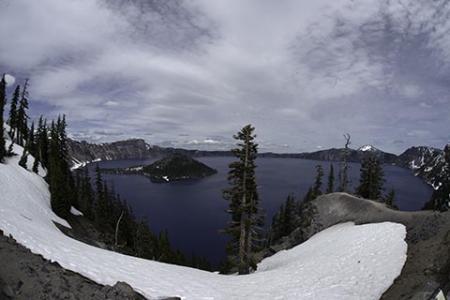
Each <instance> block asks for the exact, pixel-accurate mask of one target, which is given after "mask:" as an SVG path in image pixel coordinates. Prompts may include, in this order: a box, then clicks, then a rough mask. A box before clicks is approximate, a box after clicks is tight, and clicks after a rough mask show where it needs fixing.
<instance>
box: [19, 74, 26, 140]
mask: <svg viewBox="0 0 450 300" xmlns="http://www.w3.org/2000/svg"><path fill="white" fill-rule="evenodd" d="M27 110H28V79H27V80H25V84H24V86H23V89H22V93H21V97H20V101H19V108H18V109H17V143H18V144H19V145H21V146H24V141H26V140H27V139H28V115H27Z"/></svg>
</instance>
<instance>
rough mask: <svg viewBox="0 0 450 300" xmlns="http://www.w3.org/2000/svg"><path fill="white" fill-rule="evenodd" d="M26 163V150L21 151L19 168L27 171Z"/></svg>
mask: <svg viewBox="0 0 450 300" xmlns="http://www.w3.org/2000/svg"><path fill="white" fill-rule="evenodd" d="M27 161H28V151H27V149H23V152H22V156H21V157H20V160H19V166H21V167H22V168H24V169H25V170H27Z"/></svg>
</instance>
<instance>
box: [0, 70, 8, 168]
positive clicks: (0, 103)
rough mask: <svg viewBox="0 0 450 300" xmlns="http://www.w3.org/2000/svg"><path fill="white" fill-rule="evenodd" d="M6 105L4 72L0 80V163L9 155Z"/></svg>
mask: <svg viewBox="0 0 450 300" xmlns="http://www.w3.org/2000/svg"><path fill="white" fill-rule="evenodd" d="M5 105H6V79H5V74H3V76H2V79H1V81H0V163H1V162H3V161H4V159H5V156H6V155H7V149H6V141H5V127H4V120H3V114H4V112H5Z"/></svg>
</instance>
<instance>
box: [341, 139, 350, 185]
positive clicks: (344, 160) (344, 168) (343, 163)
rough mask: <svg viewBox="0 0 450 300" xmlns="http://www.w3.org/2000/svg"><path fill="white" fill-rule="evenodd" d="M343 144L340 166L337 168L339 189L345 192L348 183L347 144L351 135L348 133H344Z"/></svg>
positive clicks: (348, 144)
mask: <svg viewBox="0 0 450 300" xmlns="http://www.w3.org/2000/svg"><path fill="white" fill-rule="evenodd" d="M344 139H345V146H344V149H343V151H342V158H341V159H342V160H341V168H340V170H339V191H340V192H347V190H348V184H349V183H350V181H349V179H348V168H349V167H348V155H349V153H350V151H349V149H350V148H349V146H350V144H351V141H350V139H351V136H350V134H349V133H345V134H344Z"/></svg>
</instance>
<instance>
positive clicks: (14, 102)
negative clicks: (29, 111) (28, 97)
mask: <svg viewBox="0 0 450 300" xmlns="http://www.w3.org/2000/svg"><path fill="white" fill-rule="evenodd" d="M19 99H20V85H17V86H16V88H15V90H14V93H13V97H12V99H11V105H10V108H9V120H8V124H9V136H10V137H11V141H16V132H17V126H18V125H17V123H18V122H17V106H18V105H19ZM16 142H17V141H16Z"/></svg>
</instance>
